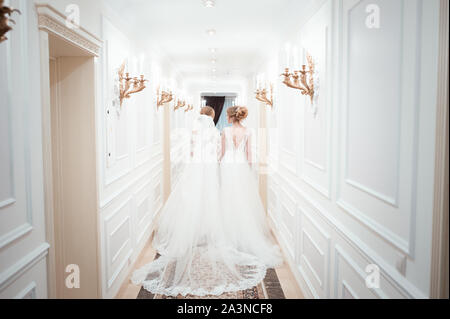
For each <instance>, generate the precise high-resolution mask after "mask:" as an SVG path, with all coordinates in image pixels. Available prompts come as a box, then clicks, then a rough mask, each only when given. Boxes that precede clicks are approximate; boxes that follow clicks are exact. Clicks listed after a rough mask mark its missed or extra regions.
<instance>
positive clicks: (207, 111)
mask: <svg viewBox="0 0 450 319" xmlns="http://www.w3.org/2000/svg"><path fill="white" fill-rule="evenodd" d="M200 114H201V115H207V116H211V117H212V118H214V117H215V116H216V111H214V109H213V108H212V107H211V106H205V107H203V108H202V109H201V110H200Z"/></svg>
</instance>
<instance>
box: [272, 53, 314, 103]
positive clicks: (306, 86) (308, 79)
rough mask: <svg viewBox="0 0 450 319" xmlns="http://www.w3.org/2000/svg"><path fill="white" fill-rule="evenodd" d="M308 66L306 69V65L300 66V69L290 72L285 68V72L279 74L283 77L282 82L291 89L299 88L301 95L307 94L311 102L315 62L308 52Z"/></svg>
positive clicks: (312, 98) (312, 99)
mask: <svg viewBox="0 0 450 319" xmlns="http://www.w3.org/2000/svg"><path fill="white" fill-rule="evenodd" d="M307 60H308V68H309V70H306V65H303V66H302V69H301V70H300V71H294V73H290V71H289V68H286V70H285V72H284V73H283V74H281V76H283V77H284V80H283V83H284V84H285V85H286V86H288V87H290V88H293V89H297V90H300V91H301V93H302V94H303V95H308V96H309V97H310V98H311V103H313V101H314V94H315V91H314V73H315V68H316V66H315V63H314V60H313V58H312V57H311V56H310V55H309V54H308V55H307Z"/></svg>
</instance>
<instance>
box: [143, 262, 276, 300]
mask: <svg viewBox="0 0 450 319" xmlns="http://www.w3.org/2000/svg"><path fill="white" fill-rule="evenodd" d="M158 257H159V256H157V257H156V258H158ZM137 299H285V296H284V292H283V288H282V287H281V284H280V280H279V279H278V275H277V272H276V271H275V269H268V270H267V273H266V277H265V278H264V280H263V282H261V283H260V284H259V285H258V286H257V287H253V288H250V289H246V290H241V291H238V292H230V293H225V294H222V295H220V296H205V297H198V296H193V295H187V296H186V297H183V296H177V297H169V296H164V295H159V294H156V295H155V294H152V293H151V292H148V291H147V290H145V289H144V288H141V290H140V292H139V295H138V297H137Z"/></svg>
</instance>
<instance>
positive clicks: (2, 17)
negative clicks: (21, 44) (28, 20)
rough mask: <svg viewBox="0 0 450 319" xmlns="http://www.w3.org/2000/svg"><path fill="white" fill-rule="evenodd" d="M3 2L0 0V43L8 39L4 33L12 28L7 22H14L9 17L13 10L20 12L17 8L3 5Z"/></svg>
mask: <svg viewBox="0 0 450 319" xmlns="http://www.w3.org/2000/svg"><path fill="white" fill-rule="evenodd" d="M3 2H4V0H0V43H1V42H3V41H6V40H8V38H7V37H6V33H8V32H9V31H11V30H12V27H11V26H10V25H9V23H10V22H11V23H12V24H16V22H15V21H14V20H12V19H10V17H11V15H12V14H13V13H14V12H16V13H18V14H21V12H20V11H19V10H17V9H13V8H10V7H7V6H3Z"/></svg>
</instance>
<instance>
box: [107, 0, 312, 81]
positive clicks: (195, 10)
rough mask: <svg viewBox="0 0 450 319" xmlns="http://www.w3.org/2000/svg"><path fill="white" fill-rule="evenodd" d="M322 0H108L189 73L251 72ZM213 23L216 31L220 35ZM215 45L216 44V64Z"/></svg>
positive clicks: (206, 77)
mask: <svg viewBox="0 0 450 319" xmlns="http://www.w3.org/2000/svg"><path fill="white" fill-rule="evenodd" d="M314 1H316V2H317V1H318V0H216V5H215V7H214V8H206V7H205V6H204V5H203V0H108V1H107V2H108V4H109V5H110V6H111V8H113V9H114V10H115V11H117V12H118V13H120V15H121V16H122V17H123V18H124V21H126V22H127V23H129V24H131V26H132V27H133V28H135V30H139V31H140V32H141V33H140V36H141V37H142V36H144V35H145V36H144V38H143V39H144V41H145V40H148V41H151V42H152V43H157V45H158V46H159V47H160V48H161V50H162V51H163V52H164V53H166V54H167V55H168V56H169V58H170V59H171V61H172V62H173V63H174V65H175V66H176V68H177V69H178V71H179V72H181V74H182V76H183V77H184V78H185V79H191V80H195V81H199V80H200V81H210V80H211V78H212V74H213V72H212V69H213V68H215V69H216V70H217V71H216V74H217V78H218V79H219V80H220V79H224V78H228V79H229V78H233V77H242V76H247V75H249V74H250V73H251V72H253V71H254V70H255V69H256V68H257V67H258V66H259V64H260V63H261V62H262V60H263V58H264V57H265V56H266V54H267V53H269V52H271V51H272V50H273V48H277V47H278V45H279V44H280V41H282V38H283V36H285V35H286V33H288V32H289V31H290V29H292V26H294V25H296V24H297V25H298V23H299V17H300V16H303V15H304V10H305V8H308V7H309V6H310V5H311V3H312V2H314ZM208 29H215V30H216V31H217V33H216V35H215V36H209V35H208V34H207V30H208ZM210 48H217V53H216V54H215V55H216V58H217V63H216V65H215V67H213V64H212V62H211V59H212V57H213V54H212V53H211V52H210V50H209V49H210Z"/></svg>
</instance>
